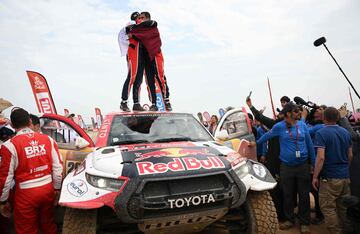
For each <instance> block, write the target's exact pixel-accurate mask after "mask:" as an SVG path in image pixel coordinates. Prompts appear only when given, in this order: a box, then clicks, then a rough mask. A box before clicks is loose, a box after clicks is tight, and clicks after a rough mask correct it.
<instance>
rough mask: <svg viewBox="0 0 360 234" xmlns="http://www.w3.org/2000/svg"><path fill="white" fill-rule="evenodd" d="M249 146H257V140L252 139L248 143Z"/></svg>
mask: <svg viewBox="0 0 360 234" xmlns="http://www.w3.org/2000/svg"><path fill="white" fill-rule="evenodd" d="M248 146H249V147H255V146H256V142H255V141H250V142H249V144H248Z"/></svg>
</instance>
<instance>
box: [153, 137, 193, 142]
mask: <svg viewBox="0 0 360 234" xmlns="http://www.w3.org/2000/svg"><path fill="white" fill-rule="evenodd" d="M192 140H193V139H192V138H191V137H169V138H160V139H156V140H155V141H153V142H172V141H192Z"/></svg>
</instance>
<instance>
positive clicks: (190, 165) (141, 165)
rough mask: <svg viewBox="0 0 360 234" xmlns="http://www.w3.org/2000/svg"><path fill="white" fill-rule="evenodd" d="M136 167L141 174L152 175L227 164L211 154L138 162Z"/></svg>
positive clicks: (211, 167)
mask: <svg viewBox="0 0 360 234" xmlns="http://www.w3.org/2000/svg"><path fill="white" fill-rule="evenodd" d="M136 168H137V170H138V173H139V175H151V174H161V173H166V172H168V171H173V172H181V171H190V170H200V169H205V170H210V169H218V168H225V165H224V163H223V162H222V161H221V160H220V159H219V158H218V157H216V156H210V157H207V158H206V159H197V158H193V157H186V158H174V159H173V160H172V161H170V162H167V163H153V162H137V163H136Z"/></svg>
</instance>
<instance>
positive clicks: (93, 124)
mask: <svg viewBox="0 0 360 234" xmlns="http://www.w3.org/2000/svg"><path fill="white" fill-rule="evenodd" d="M91 124H92V126H93V129H94V130H95V129H96V123H95V119H94V117H91Z"/></svg>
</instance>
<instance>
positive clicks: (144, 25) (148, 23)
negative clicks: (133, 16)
mask: <svg viewBox="0 0 360 234" xmlns="http://www.w3.org/2000/svg"><path fill="white" fill-rule="evenodd" d="M152 27H157V22H156V21H154V20H147V21H144V22H142V23H140V24H133V25H130V26H127V27H126V33H127V34H128V33H131V31H132V30H134V29H137V28H152Z"/></svg>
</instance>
